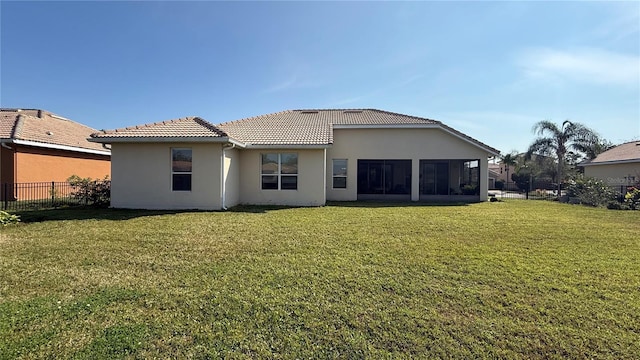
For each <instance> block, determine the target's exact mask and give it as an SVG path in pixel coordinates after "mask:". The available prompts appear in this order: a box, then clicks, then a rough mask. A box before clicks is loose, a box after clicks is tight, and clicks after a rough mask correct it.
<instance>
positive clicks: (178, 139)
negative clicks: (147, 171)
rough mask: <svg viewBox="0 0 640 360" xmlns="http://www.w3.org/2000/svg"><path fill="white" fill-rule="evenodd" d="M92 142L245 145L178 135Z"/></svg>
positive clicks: (221, 139) (204, 137)
mask: <svg viewBox="0 0 640 360" xmlns="http://www.w3.org/2000/svg"><path fill="white" fill-rule="evenodd" d="M88 140H89V141H91V142H97V143H106V144H110V143H176V142H202V143H224V142H229V143H232V144H236V145H238V146H244V144H242V143H241V142H238V141H236V140H232V139H229V138H228V137H226V136H225V137H210V136H176V137H167V136H161V137H99V138H89V139H88Z"/></svg>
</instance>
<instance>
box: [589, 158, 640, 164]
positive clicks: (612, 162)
mask: <svg viewBox="0 0 640 360" xmlns="http://www.w3.org/2000/svg"><path fill="white" fill-rule="evenodd" d="M629 163H640V159H628V160H610V161H599V162H590V163H586V164H578V166H596V165H615V164H629Z"/></svg>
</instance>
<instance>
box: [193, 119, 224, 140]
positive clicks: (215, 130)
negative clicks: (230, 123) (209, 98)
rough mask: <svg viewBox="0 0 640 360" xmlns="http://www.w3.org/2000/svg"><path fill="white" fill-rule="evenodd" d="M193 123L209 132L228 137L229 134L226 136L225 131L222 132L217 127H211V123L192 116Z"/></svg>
mask: <svg viewBox="0 0 640 360" xmlns="http://www.w3.org/2000/svg"><path fill="white" fill-rule="evenodd" d="M193 121H195V122H197V123H198V124H200V125H202V126H204V127H206V128H207V129H208V130H211V131H213V132H215V133H216V134H218V135H220V136H227V137H228V136H229V134H227V133H226V132H225V131H223V130H222V129H220V128H219V127H217V126H215V125H213V124H212V123H210V122H208V121H207V120H205V119H203V118H201V117H199V116H194V117H193Z"/></svg>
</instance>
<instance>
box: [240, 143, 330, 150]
mask: <svg viewBox="0 0 640 360" xmlns="http://www.w3.org/2000/svg"><path fill="white" fill-rule="evenodd" d="M330 147H331V144H327V145H275V144H274V145H252V144H246V148H247V149H265V150H278V149H283V150H291V149H328V148H330Z"/></svg>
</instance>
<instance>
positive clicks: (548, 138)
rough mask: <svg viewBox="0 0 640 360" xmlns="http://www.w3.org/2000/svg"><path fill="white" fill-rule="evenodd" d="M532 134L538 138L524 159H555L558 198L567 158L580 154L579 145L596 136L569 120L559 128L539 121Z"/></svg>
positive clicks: (550, 123) (588, 129)
mask: <svg viewBox="0 0 640 360" xmlns="http://www.w3.org/2000/svg"><path fill="white" fill-rule="evenodd" d="M533 133H534V134H536V135H538V138H537V139H535V140H534V142H533V143H532V144H531V145H529V149H528V150H527V153H526V158H527V159H529V158H531V156H532V155H533V154H537V155H543V156H553V157H554V158H555V160H556V167H557V178H558V196H560V194H561V192H560V191H561V183H562V181H563V179H564V176H565V174H566V167H567V166H566V165H567V163H569V160H570V159H569V157H570V156H572V155H574V154H576V153H582V149H583V147H582V146H581V145H584V143H586V142H587V141H588V140H589V139H594V138H596V137H597V134H596V133H595V132H594V131H593V130H591V129H590V128H588V127H586V126H584V125H582V124H580V123H574V122H571V121H569V120H565V121H564V122H563V123H562V125H561V126H558V125H557V124H555V123H553V122H551V121H549V120H543V121H540V122H538V123H536V124H535V125H534V126H533ZM571 150H574V151H575V152H572V151H571ZM574 161H575V159H574Z"/></svg>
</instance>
